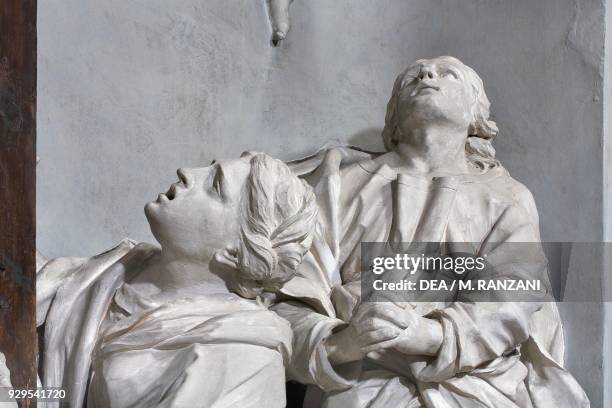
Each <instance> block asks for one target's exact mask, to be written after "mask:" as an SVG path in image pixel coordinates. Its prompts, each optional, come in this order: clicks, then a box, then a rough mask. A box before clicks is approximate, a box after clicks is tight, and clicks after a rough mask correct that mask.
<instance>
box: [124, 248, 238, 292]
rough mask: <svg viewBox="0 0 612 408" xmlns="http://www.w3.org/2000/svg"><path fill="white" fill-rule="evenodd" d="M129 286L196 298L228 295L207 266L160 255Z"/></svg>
mask: <svg viewBox="0 0 612 408" xmlns="http://www.w3.org/2000/svg"><path fill="white" fill-rule="evenodd" d="M130 284H131V285H132V286H133V287H137V286H143V287H144V286H148V287H151V285H152V286H154V287H155V288H156V289H157V291H159V293H160V294H161V293H166V294H174V295H176V296H182V297H197V296H198V295H210V294H218V293H229V292H230V291H229V289H228V287H227V282H226V281H225V279H223V277H221V276H219V275H217V274H215V273H213V272H211V271H210V268H209V266H208V265H207V264H204V263H198V262H189V261H185V260H172V259H171V260H168V259H164V257H163V256H162V257H161V259H159V261H158V262H155V263H153V264H151V265H149V266H148V267H147V268H146V269H144V270H143V271H142V273H140V274H138V276H136V277H135V278H134V279H132V280H131V282H130Z"/></svg>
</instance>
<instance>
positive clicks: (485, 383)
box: [274, 147, 589, 408]
mask: <svg viewBox="0 0 612 408" xmlns="http://www.w3.org/2000/svg"><path fill="white" fill-rule="evenodd" d="M291 166H292V168H293V170H294V171H295V172H296V173H297V174H300V175H301V176H302V177H304V178H305V179H306V180H308V181H309V182H310V183H311V184H312V185H313V186H314V188H315V192H316V194H317V199H318V204H319V207H320V225H319V229H318V231H317V234H316V238H315V240H314V242H313V245H312V249H311V252H310V254H309V255H308V257H307V258H306V259H305V260H304V262H303V263H302V264H301V266H300V269H299V276H298V277H296V278H294V279H293V280H292V281H290V282H289V283H287V284H286V285H285V287H284V288H283V289H282V293H283V295H284V297H285V301H284V302H281V303H279V304H278V305H276V306H274V310H275V311H276V312H277V313H279V315H281V316H283V317H284V318H286V319H287V320H288V321H290V322H291V325H292V329H293V332H294V340H293V359H292V362H291V364H290V366H289V369H288V372H289V377H290V378H292V379H294V380H296V381H300V382H302V383H305V384H312V385H314V386H316V387H311V388H310V390H309V392H308V394H307V401H306V405H305V406H307V407H327V408H344V407H366V406H367V407H371V408H374V407H406V408H412V407H429V408H448V407H495V408H500V407H508V408H511V407H512V408H517V407H520V408H525V407H534V408H558V407H572V408H574V407H588V406H589V402H588V399H587V397H586V395H585V394H584V392H583V390H582V389H581V387H580V386H579V385H578V383H577V382H576V381H575V379H574V378H573V377H572V376H571V375H570V373H569V372H567V371H566V370H565V369H564V368H563V353H564V342H563V331H562V327H561V322H560V318H559V314H558V312H557V308H556V305H555V304H554V303H549V302H539V301H537V300H538V299H535V300H536V301H531V302H524V303H519V302H474V300H475V299H470V298H469V295H468V296H466V297H464V298H454V299H448V301H444V302H442V301H441V302H435V303H432V302H428V303H417V304H416V305H415V308H416V310H417V311H418V312H419V313H420V314H421V315H423V316H426V317H428V318H431V319H436V320H437V321H439V322H440V324H441V326H442V328H443V342H442V345H441V347H440V349H439V351H438V353H437V355H436V356H435V357H425V356H409V355H405V354H402V353H400V352H399V351H396V350H395V349H393V348H390V349H385V350H381V351H377V352H371V353H369V354H368V355H367V356H366V358H365V359H364V360H363V361H359V362H352V363H347V364H343V365H339V366H333V365H332V364H331V362H330V361H329V358H328V356H327V352H326V348H325V346H324V344H325V339H326V338H328V337H329V336H330V335H331V334H332V333H333V332H334V331H337V330H340V329H342V328H343V327H345V326H346V324H347V323H348V322H349V321H350V319H351V316H352V314H353V312H354V311H355V308H356V305H357V304H358V303H359V302H360V284H359V281H360V274H361V266H360V243H361V242H391V241H395V242H417V241H421V242H441V243H442V242H447V243H453V242H454V243H474V244H475V247H474V253H479V254H481V255H488V256H491V257H493V258H495V257H497V258H498V261H499V262H498V265H499V266H500V267H501V271H502V273H503V274H504V276H506V277H508V276H509V277H517V278H525V277H526V276H530V275H531V274H536V275H538V276H542V274H544V273H545V272H546V261H545V258H544V257H543V254H542V252H541V251H540V250H538V249H537V248H538V247H537V246H530V248H536V249H535V250H530V251H525V252H522V251H518V252H515V253H512V251H508V247H509V246H505V247H504V248H505V250H504V251H499V250H498V248H500V246H499V245H498V244H500V243H502V244H504V243H511V242H533V243H537V242H539V241H540V237H539V228H538V215H537V210H536V208H535V205H534V201H533V198H532V196H531V194H530V192H529V191H528V190H527V188H525V187H524V186H523V185H521V184H520V183H518V182H517V181H515V180H514V179H512V178H511V177H510V176H509V175H508V173H507V172H506V171H505V169H503V167H501V165H497V166H494V167H493V168H488V169H486V170H482V171H480V172H475V173H474V174H470V175H464V176H452V177H438V178H434V179H426V178H424V177H420V176H413V175H409V174H398V173H397V172H396V171H394V170H393V169H392V168H390V167H388V166H387V165H385V164H383V163H381V162H380V159H379V158H377V157H376V155H372V154H369V153H366V152H363V151H359V150H355V149H352V148H345V147H340V148H333V149H324V150H322V151H320V152H319V153H318V154H316V155H315V156H312V157H309V158H306V159H303V160H300V161H296V162H293V163H291Z"/></svg>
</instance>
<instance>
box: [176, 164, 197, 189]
mask: <svg viewBox="0 0 612 408" xmlns="http://www.w3.org/2000/svg"><path fill="white" fill-rule="evenodd" d="M193 173H194V169H185V168H180V169H178V170H177V171H176V174H177V175H178V178H179V180H181V181H182V182H183V184H185V186H187V187H188V186H190V185H191V183H192V182H193V178H194V174H193Z"/></svg>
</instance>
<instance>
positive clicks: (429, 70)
mask: <svg viewBox="0 0 612 408" xmlns="http://www.w3.org/2000/svg"><path fill="white" fill-rule="evenodd" d="M436 76H437V73H436V70H435V69H434V67H433V66H431V65H423V66H422V67H421V71H420V72H419V80H421V81H422V80H423V79H426V78H429V79H433V78H434V77H436Z"/></svg>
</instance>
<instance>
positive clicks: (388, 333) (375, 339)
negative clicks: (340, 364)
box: [360, 327, 402, 346]
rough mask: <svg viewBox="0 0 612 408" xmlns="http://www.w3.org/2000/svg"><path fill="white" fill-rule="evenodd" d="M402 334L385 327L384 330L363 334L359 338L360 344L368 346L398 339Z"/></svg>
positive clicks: (399, 331)
mask: <svg viewBox="0 0 612 408" xmlns="http://www.w3.org/2000/svg"><path fill="white" fill-rule="evenodd" d="M401 333H402V331H401V330H398V329H395V328H391V327H387V328H384V329H378V330H373V331H369V332H367V333H363V334H362V335H361V336H360V337H361V344H362V345H364V346H368V345H371V344H376V343H380V342H383V341H387V340H391V339H394V338H396V337H398V336H399V335H400V334H401Z"/></svg>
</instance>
